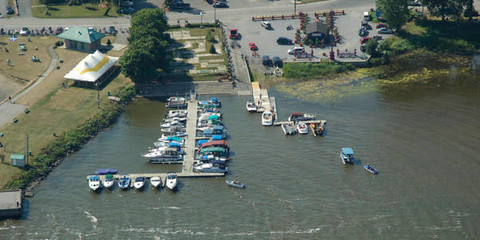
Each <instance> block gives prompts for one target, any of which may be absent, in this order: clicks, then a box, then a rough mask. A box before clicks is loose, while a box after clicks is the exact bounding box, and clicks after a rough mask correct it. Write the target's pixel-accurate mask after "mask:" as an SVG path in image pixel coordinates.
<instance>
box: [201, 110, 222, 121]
mask: <svg viewBox="0 0 480 240" xmlns="http://www.w3.org/2000/svg"><path fill="white" fill-rule="evenodd" d="M222 115H223V114H222V113H219V112H206V113H201V114H200V116H199V117H198V121H207V120H212V119H214V120H221V119H222Z"/></svg>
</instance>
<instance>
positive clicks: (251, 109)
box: [245, 101, 257, 112]
mask: <svg viewBox="0 0 480 240" xmlns="http://www.w3.org/2000/svg"><path fill="white" fill-rule="evenodd" d="M245 107H246V108H247V112H257V104H255V102H253V101H248V102H247V104H246V105H245Z"/></svg>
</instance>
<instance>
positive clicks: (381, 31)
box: [378, 28, 393, 34]
mask: <svg viewBox="0 0 480 240" xmlns="http://www.w3.org/2000/svg"><path fill="white" fill-rule="evenodd" d="M378 33H381V34H393V31H392V29H388V28H380V29H378Z"/></svg>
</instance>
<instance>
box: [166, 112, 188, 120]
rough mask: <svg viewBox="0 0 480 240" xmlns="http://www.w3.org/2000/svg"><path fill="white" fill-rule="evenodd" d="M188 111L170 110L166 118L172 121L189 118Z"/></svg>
mask: <svg viewBox="0 0 480 240" xmlns="http://www.w3.org/2000/svg"><path fill="white" fill-rule="evenodd" d="M187 113H188V112H187V110H170V111H168V113H167V114H166V115H165V117H166V118H168V119H171V118H185V117H187Z"/></svg>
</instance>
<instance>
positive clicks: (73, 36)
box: [57, 27, 105, 43]
mask: <svg viewBox="0 0 480 240" xmlns="http://www.w3.org/2000/svg"><path fill="white" fill-rule="evenodd" d="M57 37H58V38H61V39H68V40H72V41H77V42H84V43H93V42H96V41H98V40H100V39H102V38H104V37H105V34H103V33H99V32H96V31H95V30H93V29H91V28H90V29H89V28H84V27H70V28H69V29H68V30H67V31H65V32H63V33H60V34H59V35H58V36H57Z"/></svg>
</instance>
